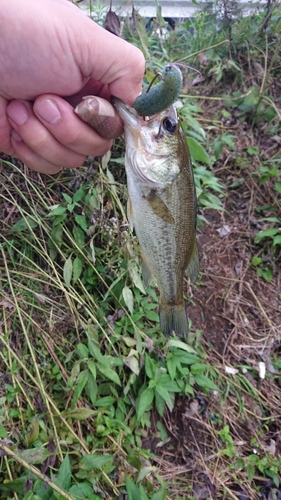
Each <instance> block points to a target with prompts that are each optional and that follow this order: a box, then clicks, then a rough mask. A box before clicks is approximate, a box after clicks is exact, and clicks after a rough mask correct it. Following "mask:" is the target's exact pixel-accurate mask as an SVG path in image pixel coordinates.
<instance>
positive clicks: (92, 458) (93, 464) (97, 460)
mask: <svg viewBox="0 0 281 500" xmlns="http://www.w3.org/2000/svg"><path fill="white" fill-rule="evenodd" d="M112 461H113V456H112V455H99V454H98V453H95V454H94V455H91V454H90V455H84V457H83V458H82V460H80V462H79V467H80V468H81V469H83V470H85V471H87V472H89V471H90V470H92V469H99V468H100V467H103V466H104V465H105V464H108V463H109V462H112Z"/></svg>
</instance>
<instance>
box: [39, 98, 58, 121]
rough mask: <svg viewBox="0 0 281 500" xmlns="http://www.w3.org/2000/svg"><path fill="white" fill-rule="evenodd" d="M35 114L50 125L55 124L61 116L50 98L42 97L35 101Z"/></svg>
mask: <svg viewBox="0 0 281 500" xmlns="http://www.w3.org/2000/svg"><path fill="white" fill-rule="evenodd" d="M36 114H37V115H39V116H40V117H41V118H43V120H45V121H46V122H48V123H50V125H55V124H56V123H57V122H58V121H59V120H60V118H61V114H60V110H59V108H58V107H57V105H56V104H55V103H54V101H52V100H51V99H42V100H41V101H39V102H37V103H36Z"/></svg>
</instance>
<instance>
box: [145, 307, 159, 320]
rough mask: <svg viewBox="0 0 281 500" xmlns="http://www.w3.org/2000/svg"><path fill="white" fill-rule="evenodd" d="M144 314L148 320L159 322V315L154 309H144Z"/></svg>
mask: <svg viewBox="0 0 281 500" xmlns="http://www.w3.org/2000/svg"><path fill="white" fill-rule="evenodd" d="M145 316H146V318H147V319H149V320H150V321H156V323H159V315H158V314H157V313H156V312H155V311H150V310H149V309H147V310H146V311H145Z"/></svg>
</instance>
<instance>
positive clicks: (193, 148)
mask: <svg viewBox="0 0 281 500" xmlns="http://www.w3.org/2000/svg"><path fill="white" fill-rule="evenodd" d="M186 140H187V144H188V147H189V151H190V156H191V158H193V159H194V160H197V161H200V162H201V163H206V164H207V165H212V162H211V158H210V157H209V155H208V153H207V152H206V150H205V149H204V148H203V146H202V145H201V144H199V142H198V141H196V139H193V137H187V138H186Z"/></svg>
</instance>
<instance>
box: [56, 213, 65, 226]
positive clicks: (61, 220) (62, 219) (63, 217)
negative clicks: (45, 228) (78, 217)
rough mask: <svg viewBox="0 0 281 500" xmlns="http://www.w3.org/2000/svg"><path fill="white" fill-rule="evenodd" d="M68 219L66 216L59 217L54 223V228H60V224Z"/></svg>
mask: <svg viewBox="0 0 281 500" xmlns="http://www.w3.org/2000/svg"><path fill="white" fill-rule="evenodd" d="M66 217H67V215H66V214H63V215H58V216H57V217H56V218H55V219H54V221H53V227H55V226H58V224H60V223H61V222H63V221H64V220H65V219H66Z"/></svg>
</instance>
